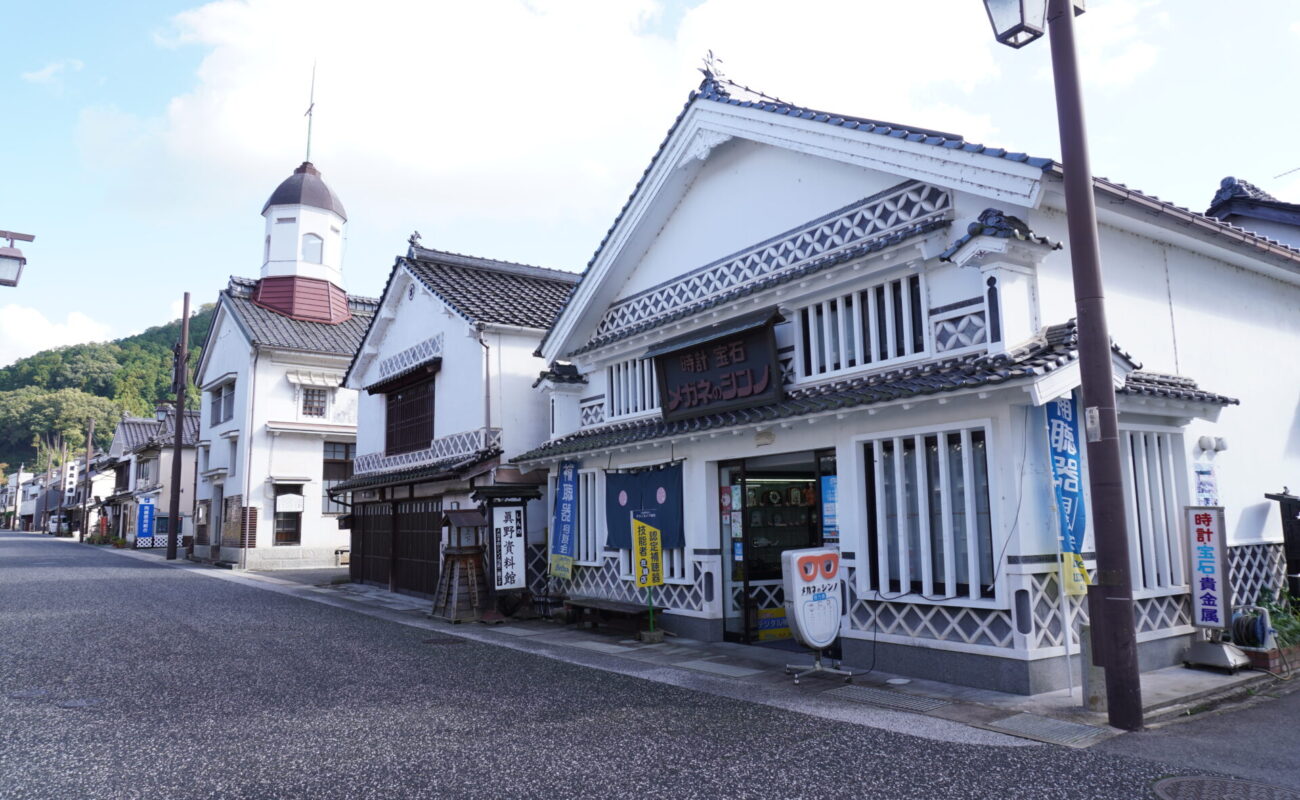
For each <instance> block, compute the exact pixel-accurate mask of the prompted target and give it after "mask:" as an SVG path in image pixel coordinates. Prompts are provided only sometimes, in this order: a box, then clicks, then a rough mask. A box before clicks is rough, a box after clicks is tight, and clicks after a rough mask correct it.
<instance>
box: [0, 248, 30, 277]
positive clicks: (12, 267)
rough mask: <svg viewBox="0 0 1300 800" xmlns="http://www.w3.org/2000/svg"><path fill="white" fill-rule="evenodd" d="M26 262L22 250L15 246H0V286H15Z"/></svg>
mask: <svg viewBox="0 0 1300 800" xmlns="http://www.w3.org/2000/svg"><path fill="white" fill-rule="evenodd" d="M26 263H27V259H25V258H23V251H21V250H19V249H18V248H17V247H0V286H17V285H18V279H19V278H21V277H22V276H23V265H24V264H26Z"/></svg>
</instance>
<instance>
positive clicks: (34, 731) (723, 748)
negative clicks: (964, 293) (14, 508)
mask: <svg viewBox="0 0 1300 800" xmlns="http://www.w3.org/2000/svg"><path fill="white" fill-rule="evenodd" d="M431 636H432V635H431V634H430V632H429V631H425V630H419V629H416V628H411V627H407V626H404V625H400V624H397V623H393V622H388V621H385V620H381V619H375V618H372V617H367V616H362V615H360V614H356V613H353V612H351V611H348V610H346V609H341V608H337V607H333V606H328V605H322V604H318V603H313V602H310V601H306V600H302V599H299V598H296V597H292V596H286V595H284V594H280V593H274V592H268V591H264V590H261V589H258V588H255V587H251V586H247V585H243V584H240V583H236V582H231V581H228V580H217V579H214V578H212V577H208V576H205V575H202V574H198V573H196V572H195V571H192V570H180V569H175V568H172V567H169V566H164V565H161V564H155V563H150V562H146V561H141V560H138V559H133V558H127V557H123V556H121V555H118V554H115V553H111V552H108V551H106V550H103V549H99V548H92V547H89V546H84V545H77V544H73V543H70V542H67V541H56V540H53V539H51V538H49V537H42V536H39V535H28V534H9V533H0V797H3V798H209V797H211V798H216V797H220V798H299V797H302V798H332V797H346V798H406V797H430V798H434V797H438V798H442V797H493V798H498V797H512V798H515V797H518V798H529V797H539V798H541V797H545V798H569V797H594V798H607V797H608V798H614V797H630V798H646V797H648V796H662V797H672V798H694V797H701V798H723V797H726V798H748V797H754V798H760V797H773V798H790V797H817V798H825V797H870V798H927V799H928V798H994V797H1012V798H1040V797H1041V798H1053V799H1054V800H1063V799H1064V798H1096V799H1102V798H1117V799H1122V800H1132V798H1142V797H1153V796H1154V795H1153V794H1152V793H1151V791H1150V788H1149V787H1150V785H1151V783H1152V782H1153V781H1155V780H1156V779H1158V778H1160V777H1164V776H1169V775H1176V774H1194V773H1196V772H1197V771H1198V770H1196V769H1189V768H1188V765H1186V764H1179V765H1177V766H1170V765H1167V764H1165V763H1161V761H1158V760H1147V759H1143V758H1133V757H1130V756H1128V755H1126V754H1125V753H1124V752H1123V751H1124V749H1125V748H1124V745H1123V742H1124V741H1126V740H1128V739H1129V737H1121V739H1119V740H1116V743H1115V745H1114V746H1113V747H1108V748H1107V749H1100V748H1094V749H1092V750H1085V751H1078V750H1070V749H1065V748H1057V747H1052V746H1047V745H1042V746H1037V745H1035V746H1028V747H995V746H989V745H972V744H960V743H952V742H940V741H934V740H932V739H924V738H919V737H915V736H910V735H907V734H904V733H897V732H892V731H885V730H879V729H875V728H870V727H865V726H860V725H853V724H849V723H843V722H835V721H829V720H825V719H820V718H816V717H810V716H806V715H803V714H798V713H793V712H789V711H784V710H781V709H776V708H772V707H770V706H764V705H758V704H754V703H748V702H744V701H740V700H734V699H729V698H725V697H718V696H714V695H710V694H704V693H700V692H694V691H690V690H687V689H682V688H677V687H673V686H666V685H663V684H659V683H653V682H649V681H644V680H640V679H637V678H632V677H626V676H622V675H616V674H611V673H608V672H602V671H598V670H594V669H590V668H587V667H582V666H578V665H574V664H568V663H564V662H560V661H556V660H552V659H548V658H545V657H541V656H537V655H533V654H529V653H524V652H519V651H515V650H511V649H507V648H501V647H494V646H491V645H485V644H480V643H475V642H467V641H464V640H459V639H451V637H446V636H442V635H439V636H436V637H433V638H436V639H437V640H438V641H437V642H434V643H429V642H426V641H425V640H426V639H429V638H431ZM449 639H451V641H454V642H455V643H448V640H449ZM69 701H72V702H71V703H69ZM77 701H82V702H77ZM68 705H71V706H72V707H65V706H68ZM1291 719H1292V720H1294V719H1295V717H1294V713H1293V715H1292V716H1291ZM1290 730H1292V731H1294V730H1295V729H1294V726H1291V727H1290ZM1293 752H1294V751H1293Z"/></svg>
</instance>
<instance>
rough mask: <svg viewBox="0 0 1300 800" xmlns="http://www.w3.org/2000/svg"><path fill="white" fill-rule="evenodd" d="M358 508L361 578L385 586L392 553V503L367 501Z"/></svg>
mask: <svg viewBox="0 0 1300 800" xmlns="http://www.w3.org/2000/svg"><path fill="white" fill-rule="evenodd" d="M359 508H360V512H359V513H358V514H357V522H358V523H359V524H360V527H361V534H360V535H361V558H360V561H361V562H362V568H361V576H362V579H363V580H365V581H366V582H367V583H377V584H380V585H382V586H387V585H388V576H389V573H390V569H389V559H390V557H391V554H392V542H391V537H392V524H393V517H392V505H391V504H389V503H368V504H366V505H364V506H360V507H359Z"/></svg>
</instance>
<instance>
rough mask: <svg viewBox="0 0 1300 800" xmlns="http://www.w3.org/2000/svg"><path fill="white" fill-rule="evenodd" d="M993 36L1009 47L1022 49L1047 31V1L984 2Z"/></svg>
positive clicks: (1008, 0)
mask: <svg viewBox="0 0 1300 800" xmlns="http://www.w3.org/2000/svg"><path fill="white" fill-rule="evenodd" d="M984 8H985V9H986V10H987V11H988V12H989V22H990V23H991V24H992V25H993V35H994V36H995V37H997V40H998V41H999V42H1002V43H1003V44H1005V45H1006V46H1008V47H1015V48H1021V47H1024V46H1025V45H1027V44H1029V43H1030V42H1032V41H1034V40H1035V39H1037V38H1038V37H1040V36H1042V35H1043V31H1045V30H1046V29H1047V0H984Z"/></svg>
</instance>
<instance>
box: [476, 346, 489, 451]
mask: <svg viewBox="0 0 1300 800" xmlns="http://www.w3.org/2000/svg"><path fill="white" fill-rule="evenodd" d="M485 327H486V326H485V325H484V324H483V323H482V322H476V323H474V330H475V331H477V332H478V336H477V339H478V343H479V344H481V345H482V346H483V444H484V446H486V445H487V437H488V430H489V429H490V428H491V427H492V348H491V347H489V346H488V343H487V340H486V339H485V338H484V335H485V330H484V329H485Z"/></svg>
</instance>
